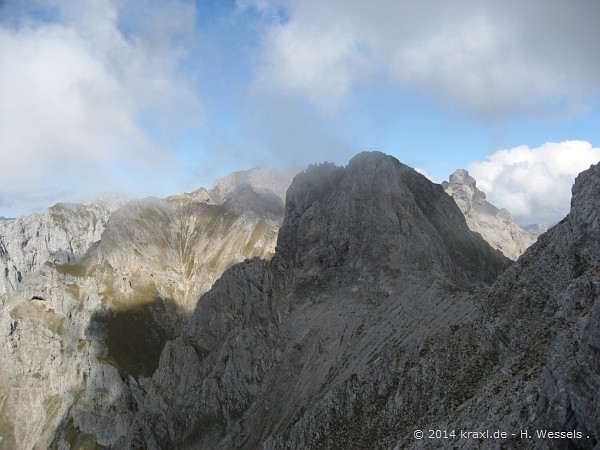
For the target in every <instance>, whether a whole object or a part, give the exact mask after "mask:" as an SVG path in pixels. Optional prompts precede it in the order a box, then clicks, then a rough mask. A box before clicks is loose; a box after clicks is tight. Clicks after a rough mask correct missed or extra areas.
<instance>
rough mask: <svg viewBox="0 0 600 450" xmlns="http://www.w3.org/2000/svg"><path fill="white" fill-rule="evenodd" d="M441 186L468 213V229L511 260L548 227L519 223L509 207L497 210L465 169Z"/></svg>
mask: <svg viewBox="0 0 600 450" xmlns="http://www.w3.org/2000/svg"><path fill="white" fill-rule="evenodd" d="M442 187H443V188H444V190H445V191H446V192H447V193H448V194H449V195H450V196H452V198H453V199H454V201H455V202H456V204H457V205H458V207H459V208H460V210H461V211H462V213H463V214H464V215H465V218H466V219H467V225H468V226H469V228H470V229H471V230H473V231H475V232H476V233H479V234H481V236H482V237H483V238H484V239H485V240H486V241H487V242H488V243H489V244H490V245H491V246H492V247H494V248H496V249H498V250H500V251H501V252H502V253H504V255H505V256H506V257H508V258H510V259H512V260H516V259H517V258H518V257H519V256H521V255H522V254H523V252H524V251H525V250H526V249H527V248H528V247H529V246H530V245H531V244H533V243H534V242H535V241H536V239H537V238H538V236H539V235H540V234H541V233H543V232H545V231H546V230H547V229H548V227H544V226H540V225H531V226H530V227H527V228H522V227H520V226H518V225H517V224H516V223H514V222H513V220H512V217H511V215H510V212H509V211H508V210H506V209H498V208H497V207H495V206H494V205H492V204H491V203H490V202H488V201H487V200H486V195H485V193H484V192H482V191H480V190H479V189H478V188H477V182H476V181H475V179H474V178H473V177H472V176H470V175H469V172H467V171H466V170H464V169H458V170H457V171H455V172H454V173H453V174H452V175H450V178H449V181H444V182H443V183H442Z"/></svg>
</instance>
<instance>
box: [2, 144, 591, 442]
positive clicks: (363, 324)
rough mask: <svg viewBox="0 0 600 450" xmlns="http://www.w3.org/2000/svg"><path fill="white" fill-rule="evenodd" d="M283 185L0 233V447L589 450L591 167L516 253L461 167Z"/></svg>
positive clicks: (50, 219) (256, 179)
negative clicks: (428, 433) (496, 436)
mask: <svg viewBox="0 0 600 450" xmlns="http://www.w3.org/2000/svg"><path fill="white" fill-rule="evenodd" d="M294 175H295V172H294V173H288V174H278V173H277V172H274V171H270V170H269V169H260V170H258V171H254V172H244V173H238V174H235V175H233V176H230V177H226V178H224V179H223V180H220V181H218V182H217V183H215V185H214V186H213V188H211V189H210V190H204V189H200V190H198V191H195V192H192V193H188V194H181V195H175V196H172V197H169V198H167V199H153V198H150V199H144V200H133V201H128V202H126V203H123V204H117V205H115V204H111V205H112V206H101V205H98V204H90V205H65V204H62V205H57V206H55V207H53V208H50V209H49V210H48V211H45V212H44V213H41V215H38V216H29V217H25V218H19V219H17V220H15V221H12V222H5V223H3V224H2V225H0V226H2V228H0V230H1V233H0V236H1V241H0V253H1V258H2V264H3V265H4V273H5V277H4V280H3V284H2V287H1V288H2V291H1V293H2V295H1V296H0V302H1V303H0V307H1V310H0V329H2V332H3V336H4V337H5V339H4V340H3V342H2V347H1V348H0V358H1V364H0V380H3V381H2V382H0V399H1V401H0V437H1V440H0V447H1V448H33V447H50V448H61V449H62V448H97V447H108V448H157V449H158V448H264V449H275V448H413V447H414V448H432V447H443V446H446V447H448V448H455V447H462V448H498V447H499V446H500V445H501V446H502V448H527V447H529V448H567V447H568V446H569V445H570V446H571V447H573V448H594V446H595V445H596V443H597V442H598V439H599V436H600V420H599V415H598V408H597V406H596V405H597V404H598V396H597V393H598V388H599V387H600V386H599V383H600V381H599V379H598V376H597V374H598V369H599V367H598V365H599V364H600V360H599V359H598V356H597V350H598V348H600V335H598V333H597V332H596V330H598V329H599V328H598V325H599V324H598V320H599V317H598V315H599V314H600V311H599V308H600V304H597V302H596V299H597V297H598V296H597V292H598V291H597V289H598V288H599V287H600V286H599V281H600V280H599V278H598V273H599V272H598V270H597V268H598V267H599V265H598V261H597V260H598V256H597V255H598V254H599V253H598V246H599V245H600V240H599V238H598V236H600V234H599V231H600V230H598V226H599V225H598V224H599V223H600V221H599V220H598V211H600V207H599V202H600V196H599V192H600V191H599V189H600V181H599V180H600V166H593V167H592V168H590V169H589V170H588V171H586V172H584V173H582V174H581V175H580V176H579V177H578V178H577V180H576V183H575V186H574V188H573V200H572V206H571V212H570V214H569V215H568V216H567V217H566V218H565V219H564V220H563V221H562V222H560V223H559V224H557V225H556V226H554V227H553V228H551V229H550V230H549V231H547V232H546V233H544V234H542V235H541V236H540V237H539V238H538V239H537V242H535V243H533V244H532V245H531V246H530V247H529V248H527V249H526V247H527V242H528V241H526V240H525V239H524V238H523V236H529V237H530V240H531V241H533V240H534V237H533V236H531V234H528V231H527V230H523V229H522V228H520V227H517V226H516V225H515V224H513V223H512V220H510V215H509V214H508V213H506V212H503V211H501V210H498V209H497V208H495V207H493V206H491V205H490V204H489V203H487V201H485V196H483V195H482V193H481V192H480V191H479V190H478V189H477V188H476V185H475V182H474V180H472V178H470V177H469V176H468V173H466V172H464V171H458V172H456V173H455V174H454V175H453V176H451V178H450V181H449V183H445V184H444V186H443V187H442V186H440V185H436V184H434V183H432V182H430V181H429V180H427V179H426V178H425V177H423V176H422V175H420V174H418V173H417V172H415V171H414V170H413V169H411V168H409V167H407V166H405V165H403V164H401V163H400V162H398V161H397V160H395V159H394V158H392V157H390V156H387V155H384V154H382V153H378V152H372V153H362V154H359V155H357V156H356V157H355V158H353V159H352V160H351V161H350V163H349V164H348V165H347V166H346V167H338V166H335V165H333V164H328V163H325V164H320V165H315V166H311V167H309V168H308V169H307V170H305V171H303V172H301V173H299V174H297V175H296V176H295V177H294ZM292 178H294V181H293V182H291V185H290V181H291V179H292ZM288 185H289V188H287V186H288ZM286 188H287V197H286V199H285V203H284V198H283V193H284V192H285V190H286ZM91 224H94V225H93V226H92V225H91ZM500 224H503V225H502V226H501V225H500ZM473 230H474V231H477V232H474V231H473ZM506 230H508V232H506ZM484 239H485V240H484ZM494 239H496V241H495V242H494ZM490 241H492V242H490ZM490 244H492V246H490ZM494 244H495V245H494ZM493 247H495V248H493ZM500 250H501V251H500ZM523 251H524V254H523V255H522V256H520V257H519V258H518V260H517V261H516V262H512V261H511V259H509V257H510V258H513V259H516V258H517V257H518V255H519V254H520V253H522V252H523ZM507 256H508V257H507ZM417 429H422V430H429V429H432V430H441V429H446V430H471V431H481V430H486V429H489V430H496V429H498V430H505V431H507V432H508V433H509V434H508V436H507V437H506V439H504V440H502V442H499V441H497V440H495V441H494V440H489V439H484V438H483V437H476V438H473V439H475V440H469V439H466V438H460V439H458V438H456V439H450V440H446V441H443V440H435V441H433V440H428V439H424V440H417V439H415V437H414V436H415V435H414V431H415V430H417ZM537 429H540V430H553V431H561V432H565V433H566V432H571V433H575V432H576V433H580V434H581V436H580V434H573V435H572V436H571V438H570V439H566V438H565V439H558V440H553V439H541V438H540V439H537V438H532V439H522V438H521V437H520V435H519V434H518V432H520V430H531V433H532V435H533V433H534V430H537ZM511 433H515V436H513V435H512V434H511ZM478 436H479V435H478ZM565 436H566V435H565Z"/></svg>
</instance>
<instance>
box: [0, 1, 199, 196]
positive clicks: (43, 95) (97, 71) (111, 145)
mask: <svg viewBox="0 0 600 450" xmlns="http://www.w3.org/2000/svg"><path fill="white" fill-rule="evenodd" d="M31 5H32V9H31V10H27V9H26V8H23V6H22V5H20V4H19V2H8V5H6V6H3V7H2V8H4V9H3V10H2V13H3V14H0V66H1V67H3V70H2V71H0V90H1V91H0V92H1V94H0V95H1V96H2V102H0V142H2V145H1V146H0V160H1V161H2V177H1V178H0V198H3V199H4V200H5V203H10V200H11V199H13V200H15V199H19V201H26V200H27V199H28V198H30V199H31V200H34V199H36V198H39V195H38V194H37V193H38V192H39V191H44V190H45V191H46V192H51V191H52V188H51V186H52V185H53V184H58V183H56V178H57V177H58V178H62V179H63V181H64V183H63V185H64V186H68V185H69V179H70V178H80V179H81V180H88V182H87V185H88V186H84V187H83V189H86V188H88V189H90V190H94V189H98V188H101V189H105V188H106V185H104V186H102V184H101V183H96V184H95V185H94V182H93V180H94V179H100V178H103V179H105V180H106V179H109V178H115V179H117V181H121V182H123V183H125V182H126V181H125V180H123V179H121V180H118V179H119V177H121V178H122V174H123V173H124V172H126V170H127V167H135V166H141V168H142V170H143V169H144V167H146V168H149V167H150V166H151V165H152V164H158V163H163V164H164V163H165V159H164V158H165V155H164V154H163V151H162V149H161V148H160V145H159V144H157V143H156V142H153V140H152V139H151V138H150V137H149V136H148V131H147V129H146V128H145V127H144V126H143V124H152V125H153V126H162V127H163V129H164V130H165V131H168V130H169V127H170V126H171V124H170V121H171V120H172V118H173V117H174V116H175V117H180V118H181V119H182V122H185V121H186V120H187V119H190V120H193V119H194V118H198V117H200V116H201V108H200V105H199V102H198V99H197V97H196V95H195V93H194V91H193V88H192V85H191V82H190V81H189V80H186V79H185V78H184V77H182V76H181V74H180V72H179V69H178V63H179V61H180V60H181V57H182V56H183V53H182V47H181V46H180V45H179V44H175V43H174V42H176V41H177V40H178V39H182V36H183V35H184V34H185V33H189V32H192V31H193V28H194V22H193V21H194V18H193V17H194V14H193V6H190V5H187V4H185V3H183V2H180V1H174V2H170V3H169V4H168V6H166V4H164V3H162V2H157V1H156V2H155V1H151V0H147V1H145V2H143V4H141V5H140V4H139V2H136V3H135V5H132V4H130V3H128V2H125V1H115V2H111V1H109V0H89V1H85V2H70V1H54V2H51V3H48V5H50V6H49V7H48V8H49V9H48V10H40V9H39V8H42V6H40V5H42V3H39V4H36V3H35V2H32V3H31ZM48 5H46V6H48ZM33 6H35V7H36V8H37V9H34V8H33ZM135 7H139V8H141V7H143V8H144V11H146V12H147V14H143V15H142V16H143V17H144V19H135V20H134V19H132V17H135V14H138V15H139V10H134V9H133V8H135ZM2 19H4V20H2ZM149 22H152V23H149ZM152 24H154V26H152ZM117 167H118V168H119V169H116V168H117Z"/></svg>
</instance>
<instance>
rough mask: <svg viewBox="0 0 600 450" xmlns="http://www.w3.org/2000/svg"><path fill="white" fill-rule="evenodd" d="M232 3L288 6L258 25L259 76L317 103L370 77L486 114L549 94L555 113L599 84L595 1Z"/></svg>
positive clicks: (543, 103) (526, 106)
mask: <svg viewBox="0 0 600 450" xmlns="http://www.w3.org/2000/svg"><path fill="white" fill-rule="evenodd" d="M241 3H242V4H243V5H245V7H249V5H252V4H254V5H255V7H256V8H257V10H259V11H268V10H269V9H268V5H269V4H270V5H271V6H272V9H274V8H283V9H284V10H285V11H286V13H287V14H286V15H285V17H287V20H283V21H282V20H281V19H277V20H273V21H272V22H271V25H270V27H269V28H268V29H267V31H266V32H265V35H264V51H263V64H262V65H261V66H260V67H259V69H258V72H257V79H258V83H260V84H261V85H262V86H269V85H272V86H277V87H280V88H283V89H293V90H297V91H301V92H304V93H306V94H307V95H308V96H309V98H311V99H312V100H313V101H314V102H316V103H317V104H320V103H323V102H325V103H326V104H328V102H331V101H335V100H339V99H341V98H342V97H343V96H344V94H346V93H347V92H348V91H349V89H350V88H351V87H352V86H353V85H356V84H360V83H369V82H371V81H372V80H373V79H379V80H387V81H389V82H391V83H397V84H399V85H402V86H407V87H409V88H411V87H417V88H421V89H423V90H425V91H432V92H434V93H436V94H441V95H442V96H446V97H447V98H449V99H453V100H455V101H458V102H459V104H460V105H461V106H462V107H464V108H466V109H467V110H468V111H470V112H472V113H473V114H475V115H477V116H478V117H480V118H481V119H484V120H492V119H496V118H498V117H501V116H505V115H507V114H512V113H514V112H515V111H527V112H531V111H536V112H538V113H540V114H543V113H544V111H545V110H546V109H547V106H548V105H549V104H553V105H555V106H556V105H562V108H563V110H562V112H563V113H564V112H567V111H570V110H572V109H573V108H574V107H577V106H578V105H579V103H580V100H581V98H583V96H585V95H586V94H589V93H590V92H592V93H593V94H598V93H599V91H600V81H599V80H600V54H599V47H598V46H597V44H596V43H597V42H599V41H600V29H599V28H598V27H597V26H596V24H595V20H596V19H595V18H597V17H598V14H599V13H600V4H598V3H597V2H586V3H583V2H580V3H578V4H577V5H572V4H566V3H564V2H561V1H558V0H556V1H554V0H553V1H541V0H539V1H536V0H532V1H530V2H527V4H525V5H524V4H523V2H518V1H507V0H503V1H493V2H478V1H471V0H464V1H460V2H439V1H432V0H423V1H419V2H408V1H397V0H379V1H375V2H369V3H366V2H363V1H358V0H332V1H328V2H322V1H317V0H290V1H286V2H283V1H280V0H274V1H271V2H267V1H266V0H261V1H260V2H256V1H255V2H249V1H248V0H246V1H244V2H241ZM277 17H281V15H280V16H277ZM324 99H325V100H324ZM574 105H575V106H574Z"/></svg>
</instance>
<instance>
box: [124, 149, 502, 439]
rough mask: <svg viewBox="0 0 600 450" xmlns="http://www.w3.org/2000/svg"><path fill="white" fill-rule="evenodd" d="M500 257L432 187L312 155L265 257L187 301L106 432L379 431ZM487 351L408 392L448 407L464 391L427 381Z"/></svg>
mask: <svg viewBox="0 0 600 450" xmlns="http://www.w3.org/2000/svg"><path fill="white" fill-rule="evenodd" d="M507 265H508V260H506V259H505V258H504V257H503V256H501V254H499V253H498V252H496V251H494V250H492V249H491V248H490V247H489V246H488V245H487V244H486V243H485V242H484V241H483V239H481V237H480V236H478V235H476V234H474V233H472V232H471V231H469V230H468V228H467V226H466V223H465V220H464V217H463V216H462V214H461V213H460V211H459V210H458V207H457V206H456V204H455V203H454V202H453V201H452V199H451V198H450V197H448V196H447V195H446V194H445V193H444V192H443V190H442V189H441V187H439V186H436V185H433V184H432V183H430V182H429V181H428V180H427V179H425V178H424V177H422V176H421V175H419V174H417V173H416V172H414V171H413V170H412V169H410V168H408V167H406V166H404V165H402V164H400V163H399V162H398V161H396V160H395V159H394V158H392V157H389V156H386V155H383V154H379V153H366V154H360V155H358V156H357V157H355V158H354V159H353V160H352V161H351V162H350V163H349V165H348V166H347V167H346V168H339V167H335V166H333V165H328V164H325V165H320V166H316V167H311V168H309V169H308V170H307V171H306V172H305V173H303V174H300V175H299V176H297V177H296V178H295V180H294V183H293V184H292V186H291V187H290V189H289V190H288V197H287V204H286V219H285V222H284V225H283V227H282V229H281V232H280V235H279V239H278V247H277V253H276V256H275V257H274V258H273V259H272V260H271V262H270V263H265V262H263V261H260V260H253V261H249V262H245V263H243V264H241V265H238V266H235V267H233V268H232V269H230V270H228V271H226V272H225V273H224V275H223V277H222V278H221V279H220V280H219V281H218V282H217V283H216V284H215V286H214V287H213V289H211V291H209V292H208V293H207V294H206V295H205V296H203V297H202V298H201V300H200V301H199V303H198V307H197V309H196V311H195V312H194V314H193V316H192V318H191V320H190V322H189V324H188V326H187V327H186V329H185V331H184V333H183V334H182V336H181V337H179V338H178V339H176V340H174V341H172V342H170V343H168V344H167V345H166V347H165V350H164V351H163V353H162V355H161V360H160V364H159V368H158V370H157V371H156V372H155V373H154V374H153V376H152V378H151V379H144V380H143V382H140V387H139V388H137V389H135V388H134V389H133V397H134V398H135V399H136V407H135V409H137V411H138V412H137V413H136V416H135V420H134V421H133V423H134V424H135V425H133V427H132V429H131V431H130V433H129V434H128V436H126V437H124V438H123V440H122V441H120V442H119V443H118V445H122V446H133V447H136V446H145V447H148V448H166V447H177V448H256V447H261V446H262V447H264V448H353V447H364V446H372V445H374V444H375V445H376V446H379V445H383V444H385V443H388V444H392V443H393V442H394V437H397V436H398V435H401V434H399V433H403V432H404V431H405V428H404V427H405V425H401V426H400V427H397V428H393V427H391V426H389V424H390V423H396V424H397V423H401V424H403V422H402V420H404V422H408V421H409V420H410V421H412V420H414V418H415V417H421V416H422V415H423V414H424V412H423V411H424V408H423V405H422V399H421V398H418V397H417V396H416V395H415V394H414V393H413V394H411V395H410V398H408V399H406V398H405V399H403V398H402V394H401V392H402V389H405V388H407V387H408V388H410V387H411V386H416V383H415V381H416V380H419V379H420V377H421V376H422V375H419V374H418V373H413V372H412V371H411V370H410V369H409V367H407V365H406V362H407V361H410V360H411V358H414V357H416V356H418V354H419V352H420V351H423V352H426V351H427V349H428V348H429V346H431V345H434V344H435V343H432V342H430V341H431V340H430V341H427V342H425V340H426V338H427V337H428V336H430V335H435V334H437V333H442V334H444V338H447V337H448V334H449V333H451V330H453V329H455V330H456V331H455V332H454V333H455V334H456V335H457V336H458V335H461V336H462V335H464V336H467V337H469V338H470V339H475V338H476V337H477V335H476V331H473V330H472V329H471V328H472V327H470V326H468V321H469V312H470V311H472V309H473V307H474V304H475V303H476V302H477V298H478V296H479V295H482V294H481V292H486V290H487V288H486V285H485V284H484V281H487V282H491V281H493V280H494V279H495V277H496V276H497V275H498V274H499V273H501V272H502V271H503V270H504V269H505V268H506V267H507ZM467 287H468V289H467ZM440 330H442V331H441V332H440ZM427 339H428V338H427ZM444 342H445V341H444ZM487 363H488V361H487V360H485V359H482V360H481V361H480V363H478V365H476V367H474V368H473V367H470V368H466V369H464V370H459V371H455V369H456V366H455V365H454V363H453V362H452V360H451V359H450V358H448V359H447V360H446V361H445V362H444V363H443V364H439V365H438V371H437V372H436V373H435V374H434V375H431V374H430V373H428V372H424V374H427V375H426V376H427V377H428V378H429V381H428V383H427V385H424V384H422V385H420V386H419V392H420V393H422V394H427V395H430V394H431V393H433V394H434V395H436V396H439V397H440V398H441V400H440V403H439V404H438V405H436V407H437V408H438V409H440V410H445V408H450V407H451V406H452V405H454V404H456V403H457V402H462V401H463V399H464V395H465V394H464V393H463V392H461V391H460V390H459V389H456V390H455V392H452V393H450V394H449V393H447V392H443V390H442V388H441V387H439V388H438V387H436V383H435V381H436V380H441V379H443V378H444V376H449V377H450V378H451V379H455V380H456V379H460V381H461V382H465V383H466V382H469V381H474V380H477V379H478V376H479V374H480V372H481V371H483V370H484V369H483V367H485V366H486V364H487ZM440 367H441V368H440ZM403 376H405V377H403ZM415 414H416V416H415Z"/></svg>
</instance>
